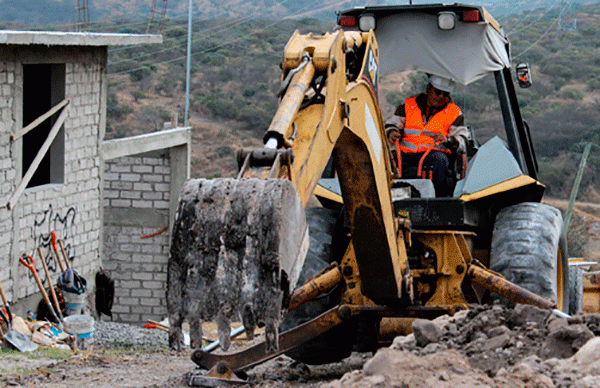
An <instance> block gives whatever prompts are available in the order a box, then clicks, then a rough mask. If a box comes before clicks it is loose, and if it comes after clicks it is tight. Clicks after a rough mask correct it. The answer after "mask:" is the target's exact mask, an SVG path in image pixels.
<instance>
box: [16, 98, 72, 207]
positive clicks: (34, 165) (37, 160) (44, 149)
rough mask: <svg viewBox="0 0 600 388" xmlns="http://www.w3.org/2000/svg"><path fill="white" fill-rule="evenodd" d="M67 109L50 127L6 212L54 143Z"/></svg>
mask: <svg viewBox="0 0 600 388" xmlns="http://www.w3.org/2000/svg"><path fill="white" fill-rule="evenodd" d="M68 108H69V106H68V105H67V106H65V109H63V111H62V112H60V115H59V116H58V119H56V122H55V123H54V125H53V126H52V129H50V133H49V134H48V137H47V138H46V141H44V144H42V146H41V147H40V150H39V151H38V153H37V155H36V156H35V159H33V162H31V165H30V166H29V168H28V169H27V172H26V173H25V175H24V176H23V179H22V180H21V183H20V184H19V187H17V190H15V192H14V193H13V195H12V196H11V197H10V199H9V200H8V203H7V204H6V207H7V208H8V210H11V209H12V208H13V206H14V204H15V202H16V201H17V199H19V197H20V196H21V194H22V193H23V190H25V187H27V184H29V181H30V180H31V177H32V176H33V174H34V173H35V171H36V170H37V168H38V166H39V165H40V163H41V162H42V159H43V158H44V156H45V155H46V152H48V150H49V149H50V145H51V144H52V142H53V141H54V138H55V137H56V135H57V134H58V131H59V130H60V127H62V125H63V123H64V122H65V120H66V119H67V113H68V111H69V109H68Z"/></svg>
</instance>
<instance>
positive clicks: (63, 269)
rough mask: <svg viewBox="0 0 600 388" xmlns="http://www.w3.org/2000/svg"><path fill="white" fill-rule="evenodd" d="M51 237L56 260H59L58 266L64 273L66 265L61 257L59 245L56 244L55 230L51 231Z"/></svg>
mask: <svg viewBox="0 0 600 388" xmlns="http://www.w3.org/2000/svg"><path fill="white" fill-rule="evenodd" d="M50 238H51V240H52V249H54V255H55V256H56V261H58V266H59V267H60V272H61V273H63V272H65V266H64V265H63V263H62V260H61V259H60V254H59V253H58V246H56V233H55V232H54V231H52V233H50Z"/></svg>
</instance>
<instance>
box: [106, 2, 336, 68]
mask: <svg viewBox="0 0 600 388" xmlns="http://www.w3.org/2000/svg"><path fill="white" fill-rule="evenodd" d="M317 2H319V0H314V1H313V2H311V3H309V4H307V5H306V6H304V7H302V8H301V9H300V10H298V11H300V12H302V11H304V10H305V9H307V8H309V7H311V6H313V5H314V4H316V3H317ZM329 7H330V5H326V6H323V7H321V8H318V9H316V10H313V11H315V12H316V11H320V10H322V9H326V8H329ZM301 14H302V13H298V14H294V15H290V16H286V17H284V18H281V19H278V20H276V21H275V22H273V23H270V24H267V25H265V26H262V28H268V27H272V26H274V25H276V24H279V23H281V22H283V21H284V20H287V19H291V18H294V17H297V16H298V15H301ZM246 19H247V18H246ZM236 24H239V23H236ZM232 28H233V27H231V28H227V29H226V30H225V31H227V30H229V29H232ZM213 35H214V34H213ZM213 35H209V36H213ZM205 37H208V36H205ZM197 39H198V38H197ZM245 39H246V36H240V37H238V38H235V39H232V40H230V41H227V42H224V43H222V44H219V45H215V46H212V47H208V48H205V49H204V50H201V51H198V52H196V53H194V54H192V57H194V56H196V55H199V54H203V53H205V52H207V51H212V50H216V49H218V48H221V47H223V46H226V45H228V44H231V43H234V42H238V41H242V40H245ZM193 40H194V39H193ZM170 50H174V49H170ZM162 51H167V49H165V50H161V52H162ZM155 53H157V52H155ZM140 57H141V56H140ZM184 58H186V57H185V56H181V57H177V58H173V59H170V60H167V61H162V62H157V63H154V65H158V64H166V63H172V62H175V61H178V60H181V59H184ZM135 59H139V57H136V58H135ZM132 60H133V59H131V60H129V61H132ZM122 62H124V61H119V62H114V63H109V66H110V65H112V64H118V63H122ZM143 68H146V66H139V67H136V68H134V69H129V70H123V71H118V72H109V74H124V73H130V72H133V71H137V70H140V69H143Z"/></svg>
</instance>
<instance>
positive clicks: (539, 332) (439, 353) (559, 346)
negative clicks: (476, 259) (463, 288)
mask: <svg viewBox="0 0 600 388" xmlns="http://www.w3.org/2000/svg"><path fill="white" fill-rule="evenodd" d="M599 323H600V314H584V315H578V316H575V317H572V318H567V319H565V318H559V317H557V316H555V315H554V314H552V313H551V312H550V311H547V310H541V309H539V308H537V307H533V306H528V305H517V306H516V307H515V308H514V309H508V308H505V307H504V306H502V305H492V306H479V307H477V308H475V309H473V310H469V311H463V312H460V313H458V314H456V315H454V316H453V317H450V316H443V317H439V318H437V319H435V320H433V321H425V320H416V321H415V322H414V323H413V330H414V333H413V334H411V335H408V336H401V337H397V338H396V339H395V340H394V343H393V344H392V345H391V346H390V347H389V348H385V349H380V350H379V351H378V352H377V353H376V355H375V356H374V357H373V358H372V359H370V360H369V361H368V362H366V363H365V365H364V367H363V368H362V370H360V371H354V372H351V373H348V374H346V375H344V376H343V377H342V378H341V379H339V380H336V381H333V382H331V383H329V384H326V385H325V387H327V388H337V387H344V388H355V387H356V388H358V387H376V386H381V387H389V386H398V387H402V386H407V387H409V386H410V387H598V386H600V337H596V336H597V335H599V334H600V326H599Z"/></svg>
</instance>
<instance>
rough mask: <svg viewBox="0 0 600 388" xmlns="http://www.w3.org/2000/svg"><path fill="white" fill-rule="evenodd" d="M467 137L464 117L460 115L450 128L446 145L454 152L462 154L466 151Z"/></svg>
mask: <svg viewBox="0 0 600 388" xmlns="http://www.w3.org/2000/svg"><path fill="white" fill-rule="evenodd" d="M467 136H468V130H467V127H466V125H465V117H464V116H463V115H462V114H461V115H460V116H458V117H457V118H456V120H454V122H453V123H452V125H451V126H450V130H449V132H448V142H447V144H446V145H447V146H448V148H450V149H452V150H453V151H455V152H459V153H464V152H466V150H467Z"/></svg>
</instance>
